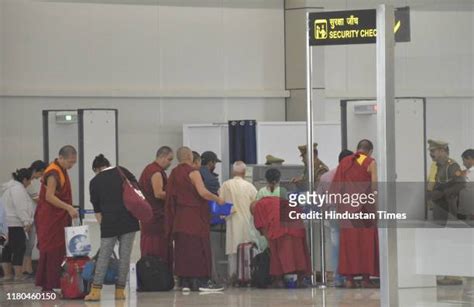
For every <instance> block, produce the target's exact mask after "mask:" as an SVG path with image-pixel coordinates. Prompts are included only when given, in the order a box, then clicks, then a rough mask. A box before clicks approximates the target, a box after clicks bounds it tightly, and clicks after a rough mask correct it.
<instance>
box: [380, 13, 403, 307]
mask: <svg viewBox="0 0 474 307" xmlns="http://www.w3.org/2000/svg"><path fill="white" fill-rule="evenodd" d="M394 19H395V18H394V9H393V7H392V6H389V5H380V6H379V7H378V8H377V143H378V148H376V151H377V156H376V158H377V160H378V161H379V165H378V180H379V202H378V210H382V211H390V212H396V190H395V181H396V165H395V72H394V69H395V67H394V66H395V64H394V62H395V60H394V58H395V38H394V33H393V28H394ZM392 227H393V226H392ZM379 256H380V300H381V301H380V306H390V307H392V306H394V307H395V306H398V272H397V271H398V268H397V229H396V228H388V227H383V228H379Z"/></svg>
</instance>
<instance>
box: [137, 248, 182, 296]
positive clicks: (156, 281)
mask: <svg viewBox="0 0 474 307" xmlns="http://www.w3.org/2000/svg"><path fill="white" fill-rule="evenodd" d="M136 269H137V291H138V292H150V291H170V290H172V289H173V288H174V278H173V274H172V273H171V271H170V268H169V266H168V264H167V263H166V262H164V261H163V260H161V259H160V258H158V257H153V256H145V257H142V258H141V259H140V260H138V262H137V268H136Z"/></svg>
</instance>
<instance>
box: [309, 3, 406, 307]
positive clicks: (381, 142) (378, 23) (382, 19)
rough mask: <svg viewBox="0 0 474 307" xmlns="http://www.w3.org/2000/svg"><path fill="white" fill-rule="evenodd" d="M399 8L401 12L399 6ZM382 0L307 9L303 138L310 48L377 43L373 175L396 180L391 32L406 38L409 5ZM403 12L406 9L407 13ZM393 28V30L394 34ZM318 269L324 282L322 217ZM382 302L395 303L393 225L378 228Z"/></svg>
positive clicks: (390, 192) (389, 195)
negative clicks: (351, 7)
mask: <svg viewBox="0 0 474 307" xmlns="http://www.w3.org/2000/svg"><path fill="white" fill-rule="evenodd" d="M401 11H402V12H401ZM397 12H398V13H399V14H398V15H400V12H401V13H402V14H401V15H402V17H400V16H398V17H397V23H396V24H395V10H394V8H393V6H390V5H385V4H382V5H380V6H378V8H377V9H376V10H357V11H339V12H317V13H310V12H309V13H307V15H306V24H307V35H306V112H307V114H306V116H307V117H306V128H307V129H306V132H307V133H306V134H307V138H306V143H307V146H308V148H312V144H313V124H312V123H313V103H314V99H313V93H312V74H313V58H312V48H313V47H314V46H324V45H347V44H368V43H376V48H377V57H376V61H377V139H378V148H377V157H378V159H379V168H378V178H379V181H381V182H387V183H390V182H395V180H396V174H395V90H394V87H395V86H394V82H395V81H394V79H395V78H394V56H395V55H394V53H395V36H397V41H409V40H410V37H409V34H410V31H409V10H408V8H403V9H401V10H397ZM407 12H408V14H407ZM394 32H395V33H396V34H394ZM307 154H308V157H307V165H309V166H312V165H313V161H314V153H313V151H312V150H308V151H307ZM392 186H393V185H389V184H385V185H383V187H382V188H381V189H379V193H378V195H379V200H380V207H379V208H380V210H386V211H391V209H392V208H394V207H395V204H396V199H395V197H396V191H395V190H394V189H393V187H392ZM314 188H315V187H314V171H313V168H312V167H308V189H309V192H314ZM308 228H309V229H308V232H309V239H310V240H309V241H310V252H311V264H312V268H313V272H312V273H313V274H312V282H313V285H316V272H315V267H316V266H315V264H316V247H315V244H314V238H315V235H316V234H315V226H314V224H313V222H312V221H310V223H309V227H308ZM320 236H321V246H320V251H321V271H322V274H321V276H322V283H321V284H320V288H323V289H324V288H326V276H325V275H326V274H325V271H326V269H325V268H326V262H325V246H324V244H325V243H324V223H323V222H321V223H320ZM379 250H380V273H381V279H380V281H381V295H380V297H381V305H382V306H398V281H397V279H398V276H397V232H396V229H389V228H383V229H379Z"/></svg>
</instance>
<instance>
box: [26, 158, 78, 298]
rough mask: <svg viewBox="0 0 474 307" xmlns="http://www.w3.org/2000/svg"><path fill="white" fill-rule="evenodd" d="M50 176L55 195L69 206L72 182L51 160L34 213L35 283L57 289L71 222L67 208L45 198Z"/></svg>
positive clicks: (49, 288)
mask: <svg viewBox="0 0 474 307" xmlns="http://www.w3.org/2000/svg"><path fill="white" fill-rule="evenodd" d="M50 176H54V178H56V182H57V188H56V193H55V195H56V197H58V198H59V199H60V200H62V201H63V202H65V203H66V204H71V205H72V191H71V182H70V180H69V176H68V173H67V171H66V170H64V169H63V168H62V167H61V166H60V165H59V164H58V162H57V161H54V162H53V163H51V164H50V165H49V166H48V167H47V168H46V170H45V172H44V175H43V178H42V180H41V190H40V195H39V199H38V207H37V209H36V213H35V225H36V232H37V236H38V250H39V261H38V269H37V272H36V285H37V286H41V287H42V288H43V289H44V290H52V289H53V288H59V279H60V272H61V263H62V261H63V260H64V257H65V255H66V247H65V245H66V239H65V236H64V227H68V226H70V225H71V218H70V216H69V213H68V212H67V211H65V210H63V209H59V208H57V207H55V206H53V205H52V204H50V203H48V202H47V201H46V189H47V186H46V183H47V180H48V178H49V177H50Z"/></svg>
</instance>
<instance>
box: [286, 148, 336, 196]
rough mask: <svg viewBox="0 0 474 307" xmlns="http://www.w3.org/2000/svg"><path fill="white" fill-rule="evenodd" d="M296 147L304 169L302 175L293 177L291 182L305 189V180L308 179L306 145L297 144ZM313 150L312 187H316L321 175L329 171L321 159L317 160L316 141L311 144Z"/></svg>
mask: <svg viewBox="0 0 474 307" xmlns="http://www.w3.org/2000/svg"><path fill="white" fill-rule="evenodd" d="M298 149H299V151H300V157H301V160H302V161H303V163H304V165H305V171H304V174H303V176H300V177H297V178H293V179H292V180H291V182H293V183H295V184H296V185H297V186H298V187H299V188H300V190H303V189H304V190H307V181H308V166H307V163H308V162H307V160H308V155H307V151H308V146H306V145H300V146H298ZM313 152H314V163H313V169H314V188H315V189H316V188H317V187H318V184H319V180H320V179H321V176H322V175H323V174H324V173H326V172H328V171H329V168H328V167H327V166H326V164H324V163H323V161H321V160H319V158H318V143H314V144H313Z"/></svg>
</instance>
